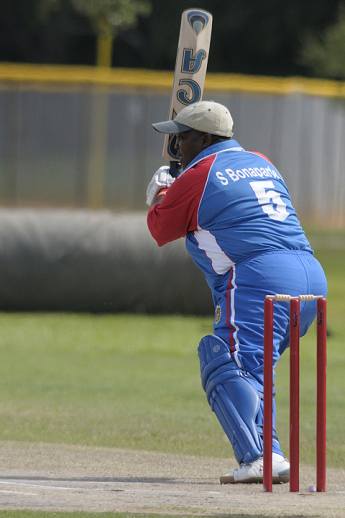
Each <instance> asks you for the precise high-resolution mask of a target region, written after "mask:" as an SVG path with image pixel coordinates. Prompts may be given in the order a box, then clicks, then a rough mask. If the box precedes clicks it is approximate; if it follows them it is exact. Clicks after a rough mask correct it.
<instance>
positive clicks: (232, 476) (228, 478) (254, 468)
mask: <svg viewBox="0 0 345 518" xmlns="http://www.w3.org/2000/svg"><path fill="white" fill-rule="evenodd" d="M263 468H264V461H263V457H260V458H259V459H257V460H255V461H254V462H252V463H250V464H241V465H240V467H239V468H236V469H234V470H233V472H232V473H226V474H225V475H222V476H221V477H220V483H221V484H239V483H240V484H253V483H258V482H261V483H262V481H263ZM289 479H290V463H289V461H288V460H286V459H285V458H284V457H282V456H281V455H278V454H277V453H272V482H273V484H283V483H285V482H289Z"/></svg>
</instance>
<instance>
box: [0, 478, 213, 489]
mask: <svg viewBox="0 0 345 518" xmlns="http://www.w3.org/2000/svg"><path fill="white" fill-rule="evenodd" d="M0 480H9V481H10V480H13V481H21V482H25V481H32V482H104V483H112V482H127V483H132V484H136V483H137V484H183V483H187V484H198V485H203V484H207V485H210V484H211V485H212V484H213V482H210V481H205V480H200V479H194V480H193V479H192V478H190V479H177V478H170V477H135V476H134V477H42V476H39V475H30V476H28V475H22V476H21V475H9V476H4V475H2V476H0ZM214 484H215V485H217V486H219V482H218V481H217V480H215V482H214ZM47 487H49V486H47Z"/></svg>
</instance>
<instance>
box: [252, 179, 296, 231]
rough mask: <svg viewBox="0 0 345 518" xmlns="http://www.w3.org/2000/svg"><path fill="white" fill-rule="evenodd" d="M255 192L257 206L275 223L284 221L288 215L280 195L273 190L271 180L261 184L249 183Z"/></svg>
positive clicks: (273, 186)
mask: <svg viewBox="0 0 345 518" xmlns="http://www.w3.org/2000/svg"><path fill="white" fill-rule="evenodd" d="M250 186H251V188H252V189H253V191H254V192H255V195H256V197H257V199H258V202H259V205H260V206H261V208H262V210H263V212H264V213H265V214H267V215H268V217H269V218H271V219H274V220H276V221H285V220H286V218H287V217H288V215H289V213H288V211H287V210H286V205H285V203H284V202H283V200H282V199H281V197H280V194H279V193H278V192H277V191H275V190H274V188H275V185H274V183H273V182H272V181H271V180H267V181H261V182H250Z"/></svg>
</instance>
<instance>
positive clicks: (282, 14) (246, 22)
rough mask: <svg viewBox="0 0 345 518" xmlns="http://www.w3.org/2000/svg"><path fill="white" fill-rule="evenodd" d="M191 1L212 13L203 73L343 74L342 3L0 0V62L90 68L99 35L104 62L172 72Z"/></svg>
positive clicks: (344, 36)
mask: <svg viewBox="0 0 345 518" xmlns="http://www.w3.org/2000/svg"><path fill="white" fill-rule="evenodd" d="M194 6H197V7H200V8H205V9H207V10H209V11H210V12H212V14H213V15H214V32H213V34H214V36H213V38H212V48H211V52H212V60H210V63H209V70H210V71H217V72H238V73H246V74H268V75H283V76H284V75H309V76H310V75H316V76H319V77H332V78H337V79H343V78H345V65H344V63H345V0H304V1H303V2H301V1H300V0H290V1H289V2H286V1H285V0H284V1H282V0H262V1H261V2H257V0H230V1H225V0H198V1H197V2H192V1H191V0H188V1H187V0H165V1H163V0H2V2H1V13H0V60H1V61H14V62H24V63H25V62H29V63H57V64H84V65H93V64H95V63H96V62H97V61H98V62H99V63H100V62H101V61H100V57H99V45H100V43H101V40H100V36H103V43H104V38H107V37H108V39H109V38H110V40H111V48H112V52H110V53H109V52H108V58H109V56H110V58H109V59H110V60H111V64H112V66H116V67H140V68H149V69H172V68H173V66H174V61H175V55H176V44H177V39H178V27H179V18H180V15H181V12H182V11H183V10H184V9H186V8H188V7H194ZM126 13H127V14H128V16H127V17H126V16H124V14H126ZM97 42H98V44H97ZM102 64H107V62H106V61H105V62H103V63H102Z"/></svg>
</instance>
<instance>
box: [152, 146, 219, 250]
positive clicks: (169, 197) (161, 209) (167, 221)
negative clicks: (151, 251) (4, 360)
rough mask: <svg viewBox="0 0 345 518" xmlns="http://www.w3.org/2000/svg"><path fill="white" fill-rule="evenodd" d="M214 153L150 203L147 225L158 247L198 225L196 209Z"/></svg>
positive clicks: (191, 230) (194, 228)
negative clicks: (155, 200)
mask: <svg viewBox="0 0 345 518" xmlns="http://www.w3.org/2000/svg"><path fill="white" fill-rule="evenodd" d="M214 159H215V155H210V156H208V157H206V158H205V159H204V160H202V161H201V162H198V163H197V164H196V165H195V166H194V167H191V169H189V170H188V171H186V172H185V173H183V174H182V176H180V177H179V178H177V179H176V180H175V182H174V183H173V184H172V186H171V187H170V188H169V189H168V190H167V193H166V195H165V196H164V198H163V200H162V202H161V203H156V204H155V205H153V206H152V207H151V208H150V210H149V212H148V215H147V225H148V227H149V230H150V232H151V234H152V236H153V238H154V239H155V240H156V241H157V244H158V245H159V246H162V245H165V244H166V243H169V242H170V241H174V240H175V239H178V238H180V237H183V236H185V235H186V234H187V233H188V232H193V231H194V230H196V229H197V227H198V208H199V203H200V200H201V197H202V194H203V192H204V188H205V184H206V181H207V177H208V173H209V170H210V168H211V167H212V164H213V161H214Z"/></svg>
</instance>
